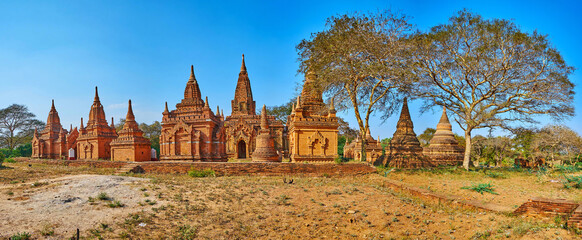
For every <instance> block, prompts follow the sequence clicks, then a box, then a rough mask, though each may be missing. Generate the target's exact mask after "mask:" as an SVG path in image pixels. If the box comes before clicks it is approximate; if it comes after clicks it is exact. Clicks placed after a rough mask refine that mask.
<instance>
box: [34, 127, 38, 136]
mask: <svg viewBox="0 0 582 240" xmlns="http://www.w3.org/2000/svg"><path fill="white" fill-rule="evenodd" d="M34 136H38V131H37V130H36V127H34Z"/></svg>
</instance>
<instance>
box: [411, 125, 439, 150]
mask: <svg viewBox="0 0 582 240" xmlns="http://www.w3.org/2000/svg"><path fill="white" fill-rule="evenodd" d="M435 132H436V129H434V128H427V129H425V130H424V132H422V134H420V135H418V136H417V137H416V138H418V141H419V142H420V146H422V147H427V146H428V145H429V143H430V140H431V139H432V136H434V133H435Z"/></svg>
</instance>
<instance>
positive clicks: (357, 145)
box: [344, 128, 382, 163]
mask: <svg viewBox="0 0 582 240" xmlns="http://www.w3.org/2000/svg"><path fill="white" fill-rule="evenodd" d="M362 145H363V144H362V139H361V137H360V135H358V137H356V139H354V140H353V141H352V142H351V143H349V144H348V143H346V145H345V147H344V157H346V158H353V159H354V160H356V161H359V160H360V159H361V158H362V157H361V156H362ZM381 155H382V145H381V142H380V137H378V140H376V139H374V138H373V137H372V134H370V129H369V128H368V131H367V132H366V161H367V162H371V163H373V162H375V161H376V160H377V159H378V157H380V156H381Z"/></svg>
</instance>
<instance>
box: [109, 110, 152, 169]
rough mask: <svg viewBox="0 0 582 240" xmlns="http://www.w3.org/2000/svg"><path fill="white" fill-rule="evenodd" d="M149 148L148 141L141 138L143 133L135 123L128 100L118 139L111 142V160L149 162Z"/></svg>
mask: <svg viewBox="0 0 582 240" xmlns="http://www.w3.org/2000/svg"><path fill="white" fill-rule="evenodd" d="M150 146H151V144H150V140H148V139H147V138H145V137H143V132H142V131H141V130H140V129H139V126H138V124H137V122H136V121H135V116H134V115H133V109H132V108H131V100H129V103H128V107H127V116H126V117H125V124H123V129H121V130H120V131H119V137H118V138H117V139H115V140H113V142H111V160H113V161H135V162H142V161H149V160H151V157H150V149H151V147H150Z"/></svg>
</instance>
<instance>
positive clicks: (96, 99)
mask: <svg viewBox="0 0 582 240" xmlns="http://www.w3.org/2000/svg"><path fill="white" fill-rule="evenodd" d="M93 101H94V102H99V92H97V86H95V99H94V100H93Z"/></svg>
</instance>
